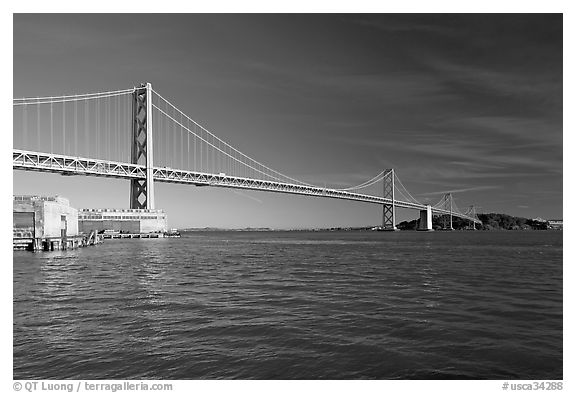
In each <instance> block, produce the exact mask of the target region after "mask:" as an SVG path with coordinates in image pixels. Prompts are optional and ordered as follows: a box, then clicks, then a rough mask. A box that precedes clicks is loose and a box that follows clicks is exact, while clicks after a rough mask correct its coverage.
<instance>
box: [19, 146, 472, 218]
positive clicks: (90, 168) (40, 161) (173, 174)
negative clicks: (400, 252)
mask: <svg viewBox="0 0 576 393" xmlns="http://www.w3.org/2000/svg"><path fill="white" fill-rule="evenodd" d="M12 167H13V169H19V170H30V171H42V172H52V173H60V174H62V175H88V176H103V177H115V178H122V179H145V178H146V167H145V166H144V165H138V164H129V163H123V162H114V161H106V160H98V159H92V158H83V157H72V156H66V155H60V154H50V153H38V152H32V151H25V150H17V149H13V154H12ZM153 177H154V180H155V181H161V182H169V183H182V184H191V185H195V186H210V187H226V188H239V189H248V190H257V191H268V192H280V193H288V194H297V195H307V196H315V197H324V198H337V199H346V200H353V201H358V202H366V203H374V204H379V205H392V200H391V199H389V198H383V197H379V196H374V195H367V194H360V193H354V192H348V191H340V190H335V189H331V188H321V187H310V186H306V185H300V184H290V183H281V182H273V181H266V180H258V179H251V178H246V177H237V176H228V175H224V174H212V173H203V172H193V171H185V170H180V169H172V168H166V167H164V168H162V167H154V169H153ZM394 205H395V206H397V207H402V208H405V209H413V210H424V209H426V205H421V204H417V203H412V202H405V201H400V200H396V201H394ZM432 213H434V214H452V215H453V216H455V217H460V218H463V219H466V220H473V221H475V222H476V223H480V221H479V220H475V219H472V218H471V217H468V216H466V215H464V214H460V213H451V212H450V211H448V210H443V209H439V208H432Z"/></svg>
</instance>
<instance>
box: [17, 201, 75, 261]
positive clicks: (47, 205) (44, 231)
mask: <svg viewBox="0 0 576 393" xmlns="http://www.w3.org/2000/svg"><path fill="white" fill-rule="evenodd" d="M12 221H13V225H12V227H13V244H14V247H16V248H25V249H34V250H37V249H43V248H46V247H51V248H52V247H54V245H53V244H52V243H53V242H55V243H57V246H58V247H59V248H66V247H67V246H75V241H76V238H77V237H78V235H79V233H78V210H77V209H75V208H73V207H72V206H70V202H69V201H68V199H66V198H63V197H61V196H53V197H50V196H38V195H20V196H14V197H13V220H12Z"/></svg>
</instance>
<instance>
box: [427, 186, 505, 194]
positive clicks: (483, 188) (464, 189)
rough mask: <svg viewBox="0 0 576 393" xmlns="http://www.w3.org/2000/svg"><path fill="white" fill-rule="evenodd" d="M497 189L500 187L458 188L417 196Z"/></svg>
mask: <svg viewBox="0 0 576 393" xmlns="http://www.w3.org/2000/svg"><path fill="white" fill-rule="evenodd" d="M497 188H502V187H501V186H478V187H469V188H460V189H454V190H443V191H434V192H425V193H422V194H419V195H442V194H458V193H462V192H470V191H482V190H493V189H497Z"/></svg>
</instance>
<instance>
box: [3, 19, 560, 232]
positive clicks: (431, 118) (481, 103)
mask: <svg viewBox="0 0 576 393" xmlns="http://www.w3.org/2000/svg"><path fill="white" fill-rule="evenodd" d="M13 22H14V24H13V25H14V39H13V95H14V97H29V96H32V97H36V96H51V95H52V96H55V95H65V94H74V93H89V92H99V91H108V90H117V89H124V88H130V87H132V86H135V85H138V84H139V83H141V82H150V83H152V85H153V87H154V89H155V90H156V91H158V92H159V93H160V94H162V95H163V96H164V97H166V98H168V99H169V100H170V101H171V102H174V103H176V104H177V106H178V107H179V108H180V109H182V110H183V112H185V113H187V114H188V115H189V116H191V117H192V118H194V119H195V120H196V121H198V122H199V123H201V124H202V125H204V126H205V127H206V128H207V129H209V130H211V131H212V132H213V133H215V134H216V135H218V136H219V137H220V138H222V139H224V140H226V141H228V142H229V143H230V144H231V145H233V146H235V147H236V148H238V149H239V150H240V151H242V152H244V153H246V154H247V155H249V156H251V157H254V158H255V159H257V160H258V161H260V162H262V163H264V164H266V165H268V166H269V167H272V168H274V169H276V170H278V171H280V172H282V173H284V174H287V175H289V176H291V177H295V178H297V179H301V180H303V181H305V182H310V183H314V184H320V185H323V184H326V185H328V186H334V187H345V186H351V185H355V184H359V183H361V182H363V181H364V180H368V179H370V178H371V177H373V176H375V175H377V174H378V173H379V172H380V171H382V170H383V169H385V168H395V171H396V173H397V175H398V176H399V178H400V179H401V180H402V182H403V184H404V185H405V186H406V188H407V189H408V190H409V191H410V193H411V194H412V195H413V196H414V197H415V198H416V199H418V200H420V201H422V202H425V203H432V204H434V203H436V202H437V201H439V200H440V198H441V197H442V195H443V194H444V193H447V192H451V193H452V194H453V196H454V199H455V201H456V203H457V204H458V206H460V207H461V208H463V209H465V208H466V207H467V206H469V205H472V204H473V205H475V206H477V209H478V210H479V211H481V212H485V213H488V212H498V213H506V214H510V215H516V216H522V217H528V218H535V217H542V218H547V219H552V218H562V213H563V212H562V191H563V186H562V175H563V166H562V162H563V156H562V143H563V135H562V93H563V92H562V84H563V81H562V60H563V59H562V44H563V42H562V39H563V37H562V28H563V26H562V15H559V14H522V15H519V14H499V15H495V14H484V15H478V14H469V15H457V14H410V15H402V14H329V15H328V14H284V15H280V14H258V15H250V14H235V15H233V14H156V15H155V14H146V15H144V14H142V15H138V14H117V15H113V14H108V15H107V14H91V15H74V14H61V15H59V14H43V15H33V14H16V15H15V16H14V20H13ZM14 139H15V140H16V136H14ZM13 193H14V194H15V195H20V194H39V195H62V196H65V197H67V198H69V199H70V202H71V204H72V205H73V206H75V207H78V208H106V207H108V208H128V207H129V183H128V182H127V181H124V180H113V179H106V178H90V177H80V176H75V177H63V176H60V175H54V174H46V173H34V172H22V171H13ZM155 199H156V207H157V208H161V209H164V210H165V211H166V212H167V214H168V221H169V225H170V226H171V227H178V228H184V227H206V226H210V227H226V228H241V227H249V226H250V227H271V228H302V227H304V228H309V227H330V226H364V225H377V224H379V223H380V222H381V219H382V217H381V207H379V206H376V205H370V204H364V203H358V202H352V201H339V200H332V199H328V198H310V197H303V196H295V195H284V194H275V193H264V192H255V191H235V190H231V189H217V188H209V187H202V188H199V187H198V188H197V187H193V186H186V185H175V184H163V183H156V193H155ZM397 214H398V220H405V219H414V218H417V212H416V211H406V210H399V211H398V212H397Z"/></svg>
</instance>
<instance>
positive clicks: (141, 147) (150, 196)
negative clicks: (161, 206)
mask: <svg viewBox="0 0 576 393" xmlns="http://www.w3.org/2000/svg"><path fill="white" fill-rule="evenodd" d="M132 107H133V112H132V113H133V114H132V164H139V165H145V166H146V179H132V180H131V182H130V209H154V179H153V172H152V168H153V167H154V166H153V154H152V153H153V146H152V85H151V84H150V83H146V84H144V83H143V84H141V85H140V86H139V87H137V88H135V90H134V93H133V99H132Z"/></svg>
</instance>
